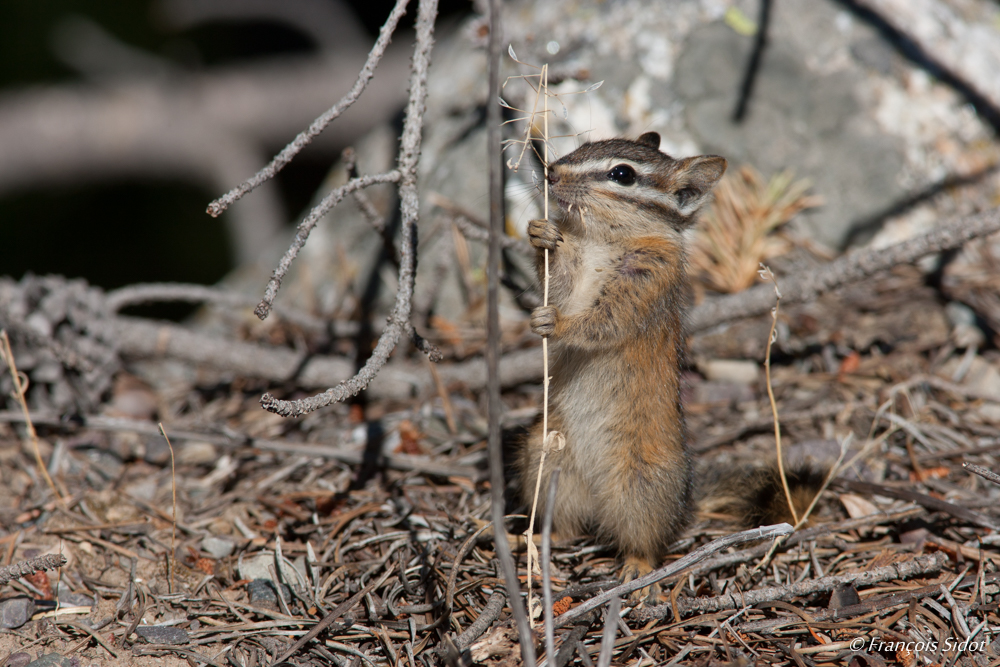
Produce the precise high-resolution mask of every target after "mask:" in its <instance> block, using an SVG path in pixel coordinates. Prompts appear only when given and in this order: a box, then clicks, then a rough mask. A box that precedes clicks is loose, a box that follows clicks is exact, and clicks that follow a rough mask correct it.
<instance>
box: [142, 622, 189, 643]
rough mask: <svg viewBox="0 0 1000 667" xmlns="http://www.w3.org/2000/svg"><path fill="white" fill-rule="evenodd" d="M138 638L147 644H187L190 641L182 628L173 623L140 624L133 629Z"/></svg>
mask: <svg viewBox="0 0 1000 667" xmlns="http://www.w3.org/2000/svg"><path fill="white" fill-rule="evenodd" d="M135 634H136V635H138V637H139V639H141V640H143V641H145V642H146V643H148V644H171V645H174V646H176V645H179V644H187V643H188V642H190V641H191V638H190V637H189V636H188V633H187V631H186V630H184V629H183V628H178V627H175V626H173V625H140V626H138V627H137V628H136V629H135Z"/></svg>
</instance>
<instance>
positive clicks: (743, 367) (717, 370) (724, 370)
mask: <svg viewBox="0 0 1000 667" xmlns="http://www.w3.org/2000/svg"><path fill="white" fill-rule="evenodd" d="M699 370H701V372H702V373H704V374H705V378H706V379H708V380H711V381H713V382H731V383H732V384H753V383H755V382H757V379H758V377H759V376H760V367H759V366H758V364H757V362H756V361H745V360H742V359H709V360H708V361H706V362H704V363H703V364H700V365H699Z"/></svg>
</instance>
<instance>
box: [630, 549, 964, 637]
mask: <svg viewBox="0 0 1000 667" xmlns="http://www.w3.org/2000/svg"><path fill="white" fill-rule="evenodd" d="M948 560H949V557H948V555H947V554H946V553H944V552H941V551H939V552H937V553H934V554H929V555H926V556H917V557H916V558H914V559H912V560H908V561H905V562H903V563H894V564H892V565H885V566H883V567H876V568H873V569H871V570H860V571H857V572H848V573H847V574H838V575H832V576H828V577H820V578H819V579H806V580H804V581H801V582H799V583H796V584H788V585H784V586H771V587H769V588H760V589H757V590H753V591H743V592H740V593H727V594H725V595H718V596H715V597H710V598H696V599H693V600H692V599H686V600H678V601H677V607H678V609H677V611H678V613H679V614H681V615H682V616H686V615H690V614H711V613H714V612H717V611H724V610H727V609H741V608H743V607H749V606H752V605H755V604H758V603H761V602H769V601H771V600H791V599H792V598H796V597H802V596H805V595H812V594H813V593H819V592H822V591H829V590H833V589H834V588H835V587H837V586H843V585H844V584H853V585H854V586H868V585H870V584H874V583H878V582H881V581H891V580H893V579H909V578H910V577H918V576H922V575H925V574H928V573H931V572H939V571H940V570H941V568H943V567H944V566H945V565H946V564H947V563H948ZM671 612H672V609H671V607H670V605H669V604H661V605H657V606H655V607H650V608H648V609H642V610H639V611H636V612H633V614H632V618H633V619H635V620H638V621H640V622H646V621H651V620H653V619H654V618H657V619H658V618H663V617H664V616H667V615H669V614H670V613H671Z"/></svg>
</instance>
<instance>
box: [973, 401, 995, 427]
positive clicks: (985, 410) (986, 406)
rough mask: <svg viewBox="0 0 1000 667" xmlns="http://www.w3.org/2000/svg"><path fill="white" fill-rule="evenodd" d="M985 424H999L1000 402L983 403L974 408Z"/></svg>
mask: <svg viewBox="0 0 1000 667" xmlns="http://www.w3.org/2000/svg"><path fill="white" fill-rule="evenodd" d="M976 412H977V413H979V418H980V419H982V420H983V422H984V423H986V424H1000V403H983V404H982V405H980V406H979V408H977V409H976Z"/></svg>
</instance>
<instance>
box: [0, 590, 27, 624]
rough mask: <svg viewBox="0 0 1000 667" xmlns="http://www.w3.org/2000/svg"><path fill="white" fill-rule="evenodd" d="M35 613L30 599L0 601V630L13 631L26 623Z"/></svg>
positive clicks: (18, 598) (20, 598)
mask: <svg viewBox="0 0 1000 667" xmlns="http://www.w3.org/2000/svg"><path fill="white" fill-rule="evenodd" d="M34 613H35V602H34V600H32V599H31V598H25V597H17V598H10V599H9V600H3V601H0V628H6V629H8V630H13V629H14V628H19V627H21V626H22V625H24V624H25V623H27V622H28V621H29V620H30V619H31V616H32V614H34Z"/></svg>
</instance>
